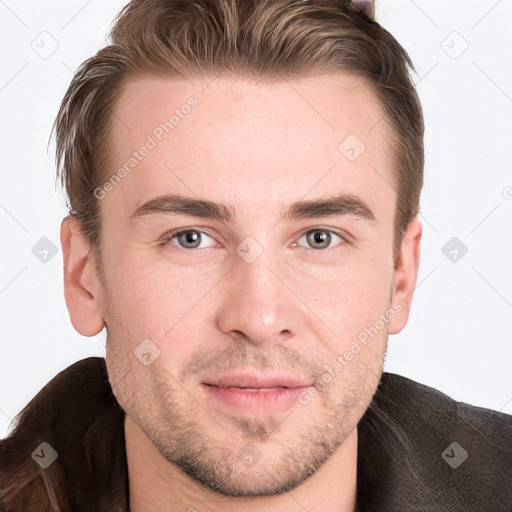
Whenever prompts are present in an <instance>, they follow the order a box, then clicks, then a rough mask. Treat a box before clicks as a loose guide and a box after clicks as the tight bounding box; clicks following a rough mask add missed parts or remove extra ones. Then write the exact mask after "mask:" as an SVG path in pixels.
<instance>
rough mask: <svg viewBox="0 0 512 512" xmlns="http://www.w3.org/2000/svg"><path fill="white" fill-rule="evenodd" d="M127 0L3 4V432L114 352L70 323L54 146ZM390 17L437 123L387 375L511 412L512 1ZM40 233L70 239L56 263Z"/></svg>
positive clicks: (391, 11)
mask: <svg viewBox="0 0 512 512" xmlns="http://www.w3.org/2000/svg"><path fill="white" fill-rule="evenodd" d="M124 3H125V1H124V0H110V1H108V2H105V1H99V0H89V1H86V0H73V1H70V0H65V1H64V0H60V1H58V0H47V1H45V2H29V1H28V0H1V1H0V30H1V33H2V37H3V44H2V45H1V50H0V51H1V62H2V67H1V70H0V108H1V120H2V122H1V128H0V129H1V137H0V140H1V147H2V161H1V165H2V187H1V189H0V224H1V228H2V238H3V242H2V247H3V250H2V262H1V266H0V268H1V272H0V307H1V334H2V338H1V345H0V351H1V359H0V390H1V395H0V437H3V436H5V434H6V433H7V428H8V425H9V421H10V420H11V419H12V418H13V416H14V415H15V414H16V413H17V412H18V411H19V410H20V409H21V408H22V407H24V406H25V405H26V403H27V402H28V401H29V400H30V399H31V398H32V397H33V396H34V394H35V393H36V392H37V391H38V390H39V389H40V388H41V387H42V386H44V384H46V383H47V382H48V381H49V380H50V379H51V378H52V377H54V376H55V375H56V374H57V373H58V372H59V371H61V370H63V369H64V368H66V367H67V366H68V365H70V364H71V363H73V362H75V361H77V360H79V359H82V358H84V357H88V356H91V355H104V345H105V334H104V333H101V334H99V335H98V336H96V337H94V338H85V337H82V336H80V335H79V334H77V333H76V332H75V331H74V330H73V328H72V326H71V324H70V322H69V318H68V314H67V310H66V307H65V303H64V298H63V291H62V273H63V269H62V253H61V251H60V244H59V227H60V221H61V219H62V218H63V217H64V216H65V215H66V210H65V206H64V205H65V203H64V200H63V199H62V197H61V193H60V190H59V188H58V187H57V188H56V187H55V171H54V161H53V155H52V153H51V150H50V152H49V153H47V143H48V137H49V134H50V130H51V126H52V123H53V120H54V118H55V116H56V114H57V110H58V107H59V104H60V102H61V100H62V97H63V96H64V93H65V91H66V89H67V87H68V85H69V83H70V80H71V78H72V73H73V70H75V69H76V68H77V67H78V65H79V64H80V63H81V62H82V61H83V60H85V59H86V58H88V57H90V56H92V55H93V54H94V53H95V52H96V51H97V50H98V49H100V48H101V47H103V46H104V45H105V44H106V41H105V35H106V33H107V30H108V28H109V25H110V22H111V21H112V20H113V18H114V16H115V14H116V13H117V12H118V11H119V10H120V9H121V7H122V6H123V5H124ZM377 20H378V21H379V22H380V23H381V24H382V25H383V26H384V27H385V28H387V29H388V30H389V31H390V32H391V33H392V34H393V35H394V36H395V37H396V38H397V39H398V41H399V42H400V43H401V44H402V45H403V46H404V47H405V49H406V50H407V51H408V52H409V54H410V55H411V57H412V59H413V61H414V63H415V65H416V68H417V71H418V76H417V77H416V78H415V81H416V83H417V89H418V93H419V95H420V98H421V100H422V104H423V108H424V114H425V121H426V137H425V144H426V168H425V186H424V190H423V195H422V201H421V206H422V215H421V218H420V219H421V220H422V222H423V226H424V234H423V240H422V257H421V264H420V271H419V279H418V283H419V285H418V288H417V290H416V294H415V299H414V302H413V308H412V313H411V317H410V320H409V324H408V326H407V327H406V328H405V329H404V331H403V332H402V333H400V334H399V335H395V336H391V337H390V349H389V353H388V358H387V361H386V368H385V369H386V370H387V371H391V372H395V373H399V374H402V375H405V376H407V377H410V378H412V379H414V380H417V381H419V382H422V383H425V384H427V385H429V386H433V387H435V388H437V389H439V390H441V391H443V392H444V393H446V394H448V395H450V396H452V397H453V398H455V399H456V400H459V401H464V402H467V403H471V404H474V405H479V406H483V407H488V408H492V409H496V410H502V411H505V412H508V413H509V414H512V371H511V362H512V343H511V341H512V271H511V264H512V228H511V225H512V222H511V220H512V169H511V167H512V158H511V157H512V67H511V65H510V63H511V62H512V55H511V54H512V38H511V29H510V27H511V26H512V1H511V0H500V1H497V0H478V1H476V0H472V1H468V0H457V1H454V0H452V1H450V2H447V1H445V0H415V1H412V0H380V1H379V3H378V10H377ZM42 32H45V33H44V34H43V35H41V33H42ZM42 40H43V42H41V41H42ZM43 44H44V48H42V46H43ZM38 45H39V47H38ZM52 45H53V46H52ZM57 45H58V47H57ZM466 46H467V49H466ZM53 49H55V51H54V53H52V54H51V55H43V56H44V57H47V58H42V57H41V56H40V55H38V53H37V52H36V51H35V50H37V51H39V52H40V53H41V52H44V51H46V52H49V51H50V50H53ZM464 50H465V51H464ZM455 57H457V58H455ZM42 237H47V238H49V239H50V240H51V241H52V242H53V243H54V244H55V246H57V248H58V252H57V254H56V255H55V256H54V257H52V258H51V259H50V260H49V261H48V262H46V263H43V262H41V261H40V260H39V259H37V258H36V256H35V255H34V254H33V253H32V247H33V246H34V245H35V244H36V243H37V242H38V241H39V240H40V239H41V238H42ZM452 237H457V238H458V239H460V240H461V241H462V242H463V243H464V245H465V246H467V248H468V252H467V254H465V255H464V256H463V257H462V258H460V259H459V260H458V261H457V262H452V261H450V259H448V258H447V257H446V256H445V255H444V254H443V252H442V248H443V246H444V245H445V244H446V243H447V242H448V241H449V240H450V239H451V238H452Z"/></svg>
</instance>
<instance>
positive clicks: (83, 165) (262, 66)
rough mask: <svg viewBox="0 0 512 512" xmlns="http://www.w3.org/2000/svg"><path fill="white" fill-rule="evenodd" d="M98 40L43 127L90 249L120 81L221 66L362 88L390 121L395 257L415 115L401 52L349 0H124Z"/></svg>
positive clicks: (416, 159) (414, 210)
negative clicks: (102, 42)
mask: <svg viewBox="0 0 512 512" xmlns="http://www.w3.org/2000/svg"><path fill="white" fill-rule="evenodd" d="M367 12H368V11H367ZM110 40H111V44H109V45H108V46H106V47H105V48H103V49H101V50H100V51H98V53H97V54H96V55H95V56H94V57H92V58H90V59H88V60H86V61H85V62H84V63H82V65H81V66H80V67H79V69H78V70H77V72H76V73H75V76H74V78H73V80H72V82H71V84H70V86H69V88H68V90H67V92H66V94H65V96H64V99H63V101H62V104H61V107H60V110H59V112H58V115H57V118H56V120H55V123H54V126H53V130H52V132H55V135H56V162H57V179H58V178H59V176H60V179H61V183H62V185H63V187H64V188H65V191H66V195H67V199H68V208H69V213H70V215H74V216H76V217H77V218H78V219H79V221H80V224H81V229H82V232H83V234H84V235H85V236H86V237H87V238H88V240H89V243H90V245H91V248H92V250H93V251H94V253H95V255H96V256H99V255H100V233H101V223H100V218H99V205H98V199H97V198H96V196H95V194H94V193H93V191H94V190H95V189H97V187H101V186H102V185H103V184H104V183H106V182H107V180H108V179H109V177H110V176H111V174H112V172H113V169H112V165H111V163H112V162H111V161H110V159H111V156H112V155H111V154H110V152H109V140H110V137H109V132H110V128H111V124H110V123H111V119H112V110H113V107H114V105H115V103H116V100H117V99H118V98H119V96H120V94H121V93H122V91H123V83H124V82H125V81H126V80H127V79H133V78H136V77H146V76H152V77H161V78H182V79H194V78H204V79H208V78H212V77H214V76H218V75H233V76H239V77H244V78H249V79H253V80H256V81H261V80H266V81H269V82H279V81H283V80H286V79H300V78H307V77H314V76H326V75H339V74H342V73H349V74H352V75H356V76H358V77H361V79H363V80H364V81H365V82H366V83H368V84H369V85H370V86H371V87H372V89H373V90H374V91H375V93H376V96H377V98H378V99H379V100H380V103H381V105H382V107H383V108H384V111H385V113H386V116H385V119H384V122H386V123H387V125H388V126H389V127H390V133H391V136H390V140H388V141H386V145H387V148H389V152H390V155H391V159H392V162H393V169H392V172H393V173H394V183H393V184H392V186H393V187H394V188H395V190H396V191H397V197H398V199H397V209H396V212H395V226H394V244H393V253H394V256H395V262H396V258H397V256H398V251H399V248H400V245H401V241H402V237H403V234H404V232H405V230H406V229H407V226H408V225H409V223H410V222H411V220H413V219H414V218H415V217H416V216H417V215H418V213H419V199H420V192H421V188H422V185H423V166H424V149H423V132H424V124H423V114H422V109H421V105H420V102H419V99H418V96H417V93H416V90H415V87H414V84H413V82H412V79H411V77H410V75H409V71H414V66H413V64H412V62H411V60H410V58H409V56H408V54H407V52H406V51H405V50H404V48H403V47H402V46H401V45H400V44H399V43H398V41H397V40H396V39H395V38H394V37H393V36H392V35H391V34H390V33H389V32H388V31H387V30H385V29H384V28H382V27H381V26H380V25H379V24H378V23H377V22H376V21H374V20H373V19H370V18H369V17H368V14H367V13H365V12H364V11H363V10H361V9H360V8H358V7H357V6H355V5H353V4H352V3H351V2H350V1H349V0H132V1H131V2H130V3H129V4H127V5H126V6H125V7H124V8H123V10H122V11H121V12H120V13H119V15H118V16H117V18H116V20H115V24H114V26H113V28H112V30H111V32H110ZM97 261H99V258H98V259H97Z"/></svg>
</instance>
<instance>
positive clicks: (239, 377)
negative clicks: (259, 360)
mask: <svg viewBox="0 0 512 512" xmlns="http://www.w3.org/2000/svg"><path fill="white" fill-rule="evenodd" d="M204 384H206V385H208V386H216V387H219V388H240V389H244V390H245V391H251V390H254V391H265V390H271V389H282V388H286V389H296V388H304V387H308V386H312V385H313V382H311V381H308V380H306V379H304V378H303V377H299V376H294V375H286V374H264V373H254V372H251V373H248V372H230V373H224V374H222V375H219V376H216V377H215V378H213V379H207V380H206V381H205V382H204Z"/></svg>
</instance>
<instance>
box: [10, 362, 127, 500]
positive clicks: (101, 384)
mask: <svg viewBox="0 0 512 512" xmlns="http://www.w3.org/2000/svg"><path fill="white" fill-rule="evenodd" d="M123 422H124V411H122V409H121V408H120V406H119V405H118V404H117V401H116V400H115V397H114V395H113V394H112V389H111V387H110V384H109V381H108V374H107V369H106V364H105V359H104V358H101V357H90V358H87V359H83V360H81V361H78V362H76V363H74V364H72V365H71V366H69V367H67V368H66V369H65V370H63V371H61V372H60V373H58V374H57V375H56V376H55V377H54V378H53V379H52V380H50V381H49V382H48V383H47V384H46V385H45V386H44V387H43V388H42V389H41V390H40V391H39V392H38V393H37V394H36V396H34V398H32V400H31V401H30V402H29V403H28V404H27V405H26V406H25V407H24V408H23V410H21V411H20V412H19V413H18V414H17V416H16V418H15V420H14V422H13V423H14V426H13V428H12V430H11V432H10V433H9V435H8V436H7V437H6V438H5V439H3V440H1V441H0V458H1V459H2V468H1V471H0V505H2V507H0V508H1V509H2V510H16V509H19V510H24V509H27V507H29V506H30V507H34V506H35V507H36V508H37V507H39V508H38V509H39V510H46V509H50V508H51V507H60V508H58V509H59V510H61V509H73V506H74V505H76V504H77V503H80V506H81V505H82V504H86V503H87V500H90V499H93V498H92V497H93V496H95V494H97V492H98V490H99V487H96V488H95V487H94V479H95V477H97V475H100V474H101V473H102V472H106V471H109V472H110V473H111V474H110V475H109V480H108V482H107V483H112V482H113V480H114V479H115V478H117V477H119V478H120V479H121V480H122V479H123V478H124V471H125V468H124V464H125V463H124V460H123V457H122V455H123V454H124V430H123ZM47 463H49V464H47ZM107 468H108V469H107ZM100 487H101V484H100ZM110 495H111V491H108V490H107V491H106V494H103V498H100V499H110V498H109V496H110ZM74 500H77V501H74ZM90 505H91V506H92V507H94V506H96V505H97V502H93V503H90ZM55 509H56V510H57V508H55ZM98 510H99V508H98Z"/></svg>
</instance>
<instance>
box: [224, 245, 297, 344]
mask: <svg viewBox="0 0 512 512" xmlns="http://www.w3.org/2000/svg"><path fill="white" fill-rule="evenodd" d="M265 256H266V255H265V253H263V254H262V255H261V256H260V257H259V258H258V259H256V260H255V261H253V262H252V263H247V262H246V261H244V260H243V259H241V258H238V259H236V260H235V263H234V267H233V268H232V270H231V271H230V272H229V273H228V274H227V276H226V277H225V279H224V280H223V283H222V287H221V289H220V290H219V292H220V297H221V301H220V304H219V307H218V310H217V319H216V320H217V327H218V329H219V330H220V331H222V332H224V333H226V334H229V335H230V336H232V337H234V338H237V339H239V340H245V341H246V342H248V343H252V344H254V345H262V344H265V343H276V342H284V341H286V340H288V339H289V338H291V337H293V336H296V335H297V334H298V333H299V332H300V330H301V328H302V325H303V322H304V310H303V304H302V303H301V301H300V300H298V299H297V297H295V296H294V293H293V291H292V290H291V289H290V288H292V289H293V287H292V286H290V283H287V281H289V279H287V276H286V275H284V272H280V271H279V270H277V269H276V265H275V264H272V265H271V264H270V263H268V262H267V258H266V257H265Z"/></svg>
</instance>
